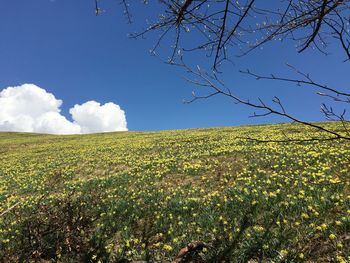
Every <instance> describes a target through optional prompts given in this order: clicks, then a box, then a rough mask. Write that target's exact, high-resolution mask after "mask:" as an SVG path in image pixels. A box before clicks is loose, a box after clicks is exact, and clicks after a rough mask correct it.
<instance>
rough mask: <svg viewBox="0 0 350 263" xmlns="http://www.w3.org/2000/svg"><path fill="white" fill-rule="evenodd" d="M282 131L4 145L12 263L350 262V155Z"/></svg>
mask: <svg viewBox="0 0 350 263" xmlns="http://www.w3.org/2000/svg"><path fill="white" fill-rule="evenodd" d="M325 125H333V126H334V127H335V126H336V125H337V124H325ZM339 129H340V127H339ZM281 130H282V131H284V133H286V134H287V135H288V137H289V138H305V137H307V136H310V135H312V136H313V135H314V134H312V132H311V130H307V129H306V128H305V127H301V126H298V125H291V124H283V125H282V124H280V125H264V126H251V127H235V128H216V129H194V130H182V131H164V132H121V133H105V134H92V135H75V136H54V135H37V134H24V133H0V215H1V216H0V262H1V261H3V262H16V261H18V262H23V261H26V260H30V259H32V260H33V261H35V260H52V261H54V262H56V261H60V262H82V261H84V262H128V261H136V260H145V261H152V262H169V261H173V260H174V259H176V258H177V261H176V262H189V261H190V260H192V262H247V261H249V260H256V261H259V260H261V261H263V262H270V261H275V262H282V261H287V262H291V261H293V262H302V261H308V262H310V261H311V262H314V261H317V262H328V261H339V262H345V260H350V258H349V256H350V234H349V233H350V191H349V190H350V188H349V182H350V176H349V175H350V173H349V172H350V143H349V142H344V141H329V142H317V141H314V142H304V143H296V142H287V143H258V142H255V141H251V140H245V139H242V138H245V137H248V136H249V137H256V138H260V139H261V138H269V139H271V138H273V139H278V138H283V137H281V136H282V135H281V132H280V131H281ZM199 241H200V242H199ZM181 249H182V250H181ZM251 262H252V261H251Z"/></svg>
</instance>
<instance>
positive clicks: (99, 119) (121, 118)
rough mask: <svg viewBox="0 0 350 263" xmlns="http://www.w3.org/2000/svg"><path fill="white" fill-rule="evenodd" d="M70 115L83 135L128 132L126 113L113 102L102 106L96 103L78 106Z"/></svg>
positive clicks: (70, 111) (89, 102)
mask: <svg viewBox="0 0 350 263" xmlns="http://www.w3.org/2000/svg"><path fill="white" fill-rule="evenodd" d="M69 113H70V114H72V118H73V120H74V122H75V123H77V124H79V126H80V127H81V130H82V132H83V133H91V132H99V131H102V132H104V131H126V130H127V128H126V119H125V113H124V111H123V110H121V109H120V107H119V106H118V105H116V104H114V103H112V102H109V103H106V104H104V105H102V106H101V104H100V103H98V102H96V101H88V102H85V103H83V104H82V105H78V104H76V105H75V106H74V107H73V108H71V109H70V110H69Z"/></svg>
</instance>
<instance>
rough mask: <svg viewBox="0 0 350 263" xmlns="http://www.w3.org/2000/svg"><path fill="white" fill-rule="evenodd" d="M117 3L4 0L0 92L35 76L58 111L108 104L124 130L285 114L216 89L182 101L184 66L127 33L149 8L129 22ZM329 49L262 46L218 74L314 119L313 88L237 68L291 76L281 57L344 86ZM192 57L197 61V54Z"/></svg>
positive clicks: (343, 69)
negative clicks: (260, 109) (259, 111)
mask: <svg viewBox="0 0 350 263" xmlns="http://www.w3.org/2000/svg"><path fill="white" fill-rule="evenodd" d="M118 3H119V1H112V0H104V1H103V0H102V1H101V6H102V8H103V9H104V10H105V12H104V13H103V14H102V15H100V16H98V17H96V16H95V15H94V3H93V1H92V0H91V1H86V0H75V1H71V0H55V1H54V0H3V1H2V3H1V4H2V7H1V9H0V37H1V41H0V90H1V89H4V88H6V87H9V86H16V85H21V84H24V83H33V84H35V85H37V86H39V87H41V88H43V89H45V90H47V91H48V92H50V93H52V94H54V95H55V97H56V98H58V99H61V100H62V101H63V105H62V107H61V109H62V114H63V115H65V116H66V117H67V118H68V119H70V118H71V116H70V114H69V112H68V111H69V109H70V108H71V107H73V106H74V105H75V104H77V103H79V104H80V103H84V102H85V101H89V100H95V101H98V102H101V103H106V102H114V103H116V104H118V105H119V106H120V107H121V108H122V109H123V110H124V111H125V114H126V119H127V123H128V129H129V130H164V129H182V128H194V127H213V126H234V125H242V124H254V123H269V122H280V121H285V120H284V119H280V118H277V117H273V118H248V116H249V115H250V114H251V113H252V111H253V110H252V109H250V108H246V107H244V106H240V105H235V104H233V103H232V102H231V101H230V100H229V99H227V98H223V97H216V98H213V99H210V100H205V101H198V102H196V103H192V104H183V103H182V101H183V99H188V98H190V97H191V92H192V90H193V87H191V85H190V84H189V83H187V82H186V81H185V80H184V79H183V76H185V73H184V72H182V71H181V70H179V69H177V68H175V67H172V66H169V65H166V64H164V63H161V62H160V61H159V60H158V59H156V58H154V57H152V56H150V54H149V49H150V48H151V47H152V44H153V43H154V41H155V38H154V37H153V38H152V37H149V38H147V39H139V40H134V39H130V38H128V36H127V35H128V33H131V32H133V31H135V30H140V29H141V28H142V24H143V23H144V21H145V18H147V17H148V16H151V15H152V14H153V12H150V10H149V9H147V8H144V7H142V6H141V5H138V6H135V7H134V8H133V6H132V9H131V11H132V12H133V20H134V23H133V24H131V25H130V24H127V23H126V19H125V17H124V16H123V10H122V6H120V5H119V4H118ZM329 52H330V53H331V55H329V56H323V55H321V54H320V53H318V52H316V51H313V50H308V51H306V52H305V53H303V54H298V53H297V52H296V50H295V49H294V48H293V46H292V45H291V44H288V43H275V44H270V45H268V46H265V47H264V49H263V50H262V51H261V50H257V51H255V52H252V53H251V54H249V55H248V56H245V57H242V58H233V60H234V65H230V66H227V67H225V75H224V76H223V77H224V79H225V81H226V83H227V84H228V85H229V86H230V87H232V90H233V91H234V92H236V93H238V94H240V95H241V96H242V97H244V98H252V99H254V98H257V97H258V96H259V97H262V98H265V99H266V100H268V99H270V98H272V97H273V96H274V95H278V96H279V97H280V98H281V99H282V100H283V101H284V102H285V104H286V107H287V109H288V110H289V111H290V112H291V113H293V114H294V115H295V116H297V117H300V118H302V119H304V120H308V121H320V120H323V118H322V115H321V114H320V112H319V108H320V103H321V102H323V101H324V100H325V99H324V98H318V97H317V96H315V95H314V91H313V90H311V89H308V88H306V87H305V88H302V87H297V86H294V85H285V84H283V83H277V82H268V81H265V82H263V81H255V80H254V79H252V78H249V77H247V76H244V75H241V74H240V73H238V70H240V69H246V68H251V69H254V70H255V71H256V72H258V73H262V74H268V73H280V74H282V75H289V76H291V75H290V71H288V69H287V67H285V65H284V64H285V63H286V62H288V63H291V64H292V65H295V66H297V67H298V68H300V69H302V70H303V71H305V72H309V73H311V75H312V76H313V78H314V79H317V80H319V81H320V82H324V83H327V84H329V85H332V86H335V87H341V86H344V85H345V83H347V74H348V72H349V66H348V64H345V63H343V62H342V61H343V57H342V56H341V53H340V52H339V51H338V46H336V44H333V45H331V46H330V48H329ZM191 59H192V61H191V63H196V59H197V58H196V57H193V58H191ZM198 61H199V60H198ZM202 62H203V61H202ZM204 64H206V62H204ZM330 69H331V70H330Z"/></svg>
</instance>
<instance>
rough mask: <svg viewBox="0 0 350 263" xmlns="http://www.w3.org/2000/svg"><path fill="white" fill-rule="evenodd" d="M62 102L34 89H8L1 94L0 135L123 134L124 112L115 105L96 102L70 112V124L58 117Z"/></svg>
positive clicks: (31, 87)
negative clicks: (28, 133)
mask: <svg viewBox="0 0 350 263" xmlns="http://www.w3.org/2000/svg"><path fill="white" fill-rule="evenodd" d="M61 105H62V101H61V100H58V99H56V98H55V96H54V95H53V94H51V93H48V92H47V91H46V90H44V89H42V88H40V87H38V86H36V85H34V84H23V85H21V86H17V87H8V88H6V89H4V90H2V91H1V92H0V131H21V132H39V133H53V134H78V133H92V132H109V131H126V130H127V125H126V118H125V113H124V111H123V110H122V109H121V108H120V107H119V106H118V105H116V104H114V103H112V102H109V103H106V104H104V105H101V104H100V103H98V102H96V101H88V102H85V103H83V104H82V105H79V104H76V105H74V107H73V108H71V109H70V110H69V112H70V114H71V115H72V119H73V121H69V120H67V119H66V117H64V116H63V115H62V114H61V113H60V111H61V110H60V107H61Z"/></svg>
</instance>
